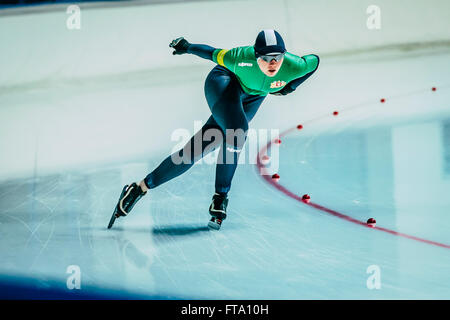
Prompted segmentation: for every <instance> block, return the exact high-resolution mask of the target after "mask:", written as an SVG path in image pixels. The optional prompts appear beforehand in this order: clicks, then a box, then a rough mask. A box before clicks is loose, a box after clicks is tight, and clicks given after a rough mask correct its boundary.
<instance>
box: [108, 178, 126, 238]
mask: <svg viewBox="0 0 450 320" xmlns="http://www.w3.org/2000/svg"><path fill="white" fill-rule="evenodd" d="M127 188H128V185H126V186H125V187H123V190H122V193H121V194H120V197H119V201H120V199H122V197H123V195H124V194H125V191H126V190H127ZM118 206H119V204H117V205H116V208H115V209H114V212H113V214H112V216H111V219H110V220H109V224H108V229H111V227H112V226H113V225H114V222H115V221H116V219H117V217H116V213H117V211H118Z"/></svg>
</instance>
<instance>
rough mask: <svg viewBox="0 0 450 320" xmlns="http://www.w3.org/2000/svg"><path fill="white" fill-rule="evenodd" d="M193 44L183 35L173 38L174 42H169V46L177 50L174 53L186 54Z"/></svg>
mask: <svg viewBox="0 0 450 320" xmlns="http://www.w3.org/2000/svg"><path fill="white" fill-rule="evenodd" d="M190 45H191V44H190V43H189V42H188V41H187V40H186V39H185V38H183V37H180V38H176V39H175V40H172V42H171V43H170V44H169V47H171V48H174V49H175V51H174V52H172V54H174V55H175V54H184V53H187V49H188V48H189V46H190Z"/></svg>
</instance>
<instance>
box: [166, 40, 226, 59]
mask: <svg viewBox="0 0 450 320" xmlns="http://www.w3.org/2000/svg"><path fill="white" fill-rule="evenodd" d="M169 47H171V48H174V49H175V51H174V52H173V53H172V54H174V55H178V54H184V53H190V54H195V55H196V56H199V57H200V58H203V59H207V60H211V61H213V52H214V51H215V50H217V48H214V47H211V46H208V45H206V44H194V43H189V42H188V41H187V40H186V39H184V38H183V37H181V38H177V39H175V40H173V41H172V42H171V43H170V44H169Z"/></svg>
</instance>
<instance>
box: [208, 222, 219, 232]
mask: <svg viewBox="0 0 450 320" xmlns="http://www.w3.org/2000/svg"><path fill="white" fill-rule="evenodd" d="M208 227H209V228H210V229H212V230H219V229H220V224H217V223H215V222H212V221H210V222H208Z"/></svg>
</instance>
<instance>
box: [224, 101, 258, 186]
mask: <svg viewBox="0 0 450 320" xmlns="http://www.w3.org/2000/svg"><path fill="white" fill-rule="evenodd" d="M264 98H265V96H256V95H244V98H243V100H242V111H243V112H242V113H241V112H235V113H234V116H231V117H230V118H231V120H229V119H225V121H227V124H226V125H228V126H229V127H234V128H238V130H236V131H235V132H238V131H239V130H241V131H240V132H241V134H239V132H238V134H236V135H235V136H232V135H227V136H226V140H224V142H223V143H222V146H221V150H220V152H219V155H218V159H217V166H216V183H215V189H216V193H218V194H222V195H226V194H227V193H228V191H229V190H230V188H231V181H232V180H233V177H234V174H235V171H236V168H237V165H238V160H239V156H240V153H241V150H242V148H243V146H244V144H245V141H246V139H247V131H248V126H249V123H250V121H251V120H252V119H253V117H254V116H255V114H256V112H257V111H258V109H259V107H260V106H261V103H262V102H263V100H264ZM239 111H240V110H239ZM230 114H231V112H230ZM232 115H233V114H232ZM233 139H234V140H233Z"/></svg>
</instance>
